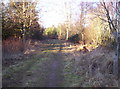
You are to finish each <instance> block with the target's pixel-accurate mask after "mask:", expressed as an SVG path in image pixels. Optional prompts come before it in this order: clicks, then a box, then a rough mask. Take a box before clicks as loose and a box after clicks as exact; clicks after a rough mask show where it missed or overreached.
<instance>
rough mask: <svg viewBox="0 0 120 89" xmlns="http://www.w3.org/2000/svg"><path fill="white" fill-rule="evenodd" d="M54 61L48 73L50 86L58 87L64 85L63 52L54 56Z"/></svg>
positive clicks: (48, 84)
mask: <svg viewBox="0 0 120 89" xmlns="http://www.w3.org/2000/svg"><path fill="white" fill-rule="evenodd" d="M52 59H53V61H52V62H51V65H50V68H49V75H48V82H47V85H46V86H48V87H58V86H61V85H62V81H63V76H62V69H63V68H62V67H63V66H62V60H63V59H62V54H61V53H56V54H54V55H53V57H52Z"/></svg>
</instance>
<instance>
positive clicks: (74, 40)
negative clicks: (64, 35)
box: [68, 34, 81, 43]
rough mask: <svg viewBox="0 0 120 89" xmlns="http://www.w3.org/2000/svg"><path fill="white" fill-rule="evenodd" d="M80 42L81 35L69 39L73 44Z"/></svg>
mask: <svg viewBox="0 0 120 89" xmlns="http://www.w3.org/2000/svg"><path fill="white" fill-rule="evenodd" d="M80 40H81V37H80V35H79V34H75V35H73V36H71V37H69V38H68V41H70V42H73V43H79V41H80Z"/></svg>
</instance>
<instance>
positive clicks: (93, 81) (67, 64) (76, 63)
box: [3, 40, 117, 87]
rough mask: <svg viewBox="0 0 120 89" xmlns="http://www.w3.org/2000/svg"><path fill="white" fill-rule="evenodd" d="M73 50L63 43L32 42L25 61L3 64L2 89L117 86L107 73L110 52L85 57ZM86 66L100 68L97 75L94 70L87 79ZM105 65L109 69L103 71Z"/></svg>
mask: <svg viewBox="0 0 120 89" xmlns="http://www.w3.org/2000/svg"><path fill="white" fill-rule="evenodd" d="M73 50H74V48H72V47H71V46H70V44H67V43H66V42H65V41H62V40H45V41H42V42H40V41H35V42H33V43H32V42H31V45H30V47H28V48H27V49H26V52H25V54H24V57H22V58H20V59H7V60H3V87H68V86H69V87H75V86H76V87H78V86H83V87H90V86H117V80H116V79H115V78H114V76H113V75H112V73H111V70H110V67H111V64H110V63H111V60H112V56H113V55H114V54H113V53H114V52H113V51H110V50H105V51H101V52H99V53H98V54H96V52H97V51H96V50H94V51H93V52H92V51H91V52H87V53H82V52H81V53H80V52H76V51H73ZM98 50H103V49H102V48H98ZM105 53H106V54H105ZM91 55H92V56H91ZM96 58H97V59H98V60H99V62H98V60H95V59H96ZM104 59H105V60H106V59H107V60H106V61H108V62H106V63H105V61H104ZM8 60H9V61H8ZM16 60H17V61H16ZM93 62H94V63H93ZM103 63H104V66H103V65H102V64H103ZM89 65H92V66H94V67H95V66H96V67H95V68H97V69H98V67H100V69H101V70H100V73H99V72H98V70H97V69H95V68H94V70H93V71H92V75H90V74H89V71H88V69H89ZM106 65H107V66H110V67H109V68H108V69H106V70H105V68H107V67H106ZM92 69H93V68H92ZM97 79H98V80H97Z"/></svg>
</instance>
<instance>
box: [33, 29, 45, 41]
mask: <svg viewBox="0 0 120 89" xmlns="http://www.w3.org/2000/svg"><path fill="white" fill-rule="evenodd" d="M31 38H32V39H36V40H42V39H43V31H42V30H33V31H32V36H31Z"/></svg>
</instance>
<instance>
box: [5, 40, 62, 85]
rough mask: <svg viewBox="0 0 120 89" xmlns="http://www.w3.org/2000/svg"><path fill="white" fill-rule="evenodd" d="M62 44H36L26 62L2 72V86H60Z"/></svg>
mask: <svg viewBox="0 0 120 89" xmlns="http://www.w3.org/2000/svg"><path fill="white" fill-rule="evenodd" d="M63 43H64V42H62V41H57V42H56V41H51V40H50V41H46V42H44V43H43V44H42V46H41V45H40V44H38V45H37V46H36V47H37V49H36V52H35V53H34V54H33V56H31V57H30V58H29V59H28V60H24V61H23V62H21V63H19V64H17V65H12V66H10V67H9V68H6V69H5V70H4V71H3V86H36V87H58V86H62V83H63V74H62V72H63V58H64V57H63V55H62V53H61V50H62V46H64V45H63ZM41 50H42V51H41Z"/></svg>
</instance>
